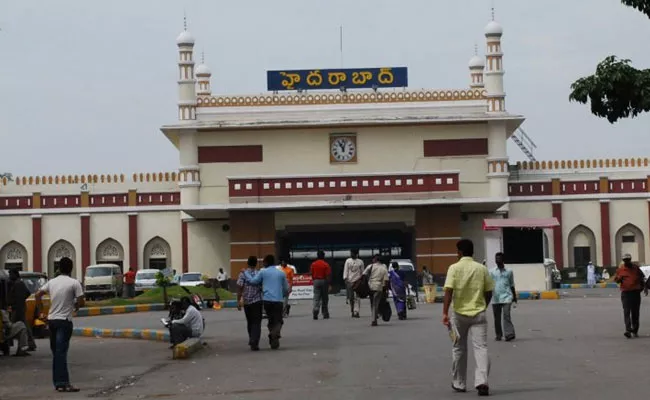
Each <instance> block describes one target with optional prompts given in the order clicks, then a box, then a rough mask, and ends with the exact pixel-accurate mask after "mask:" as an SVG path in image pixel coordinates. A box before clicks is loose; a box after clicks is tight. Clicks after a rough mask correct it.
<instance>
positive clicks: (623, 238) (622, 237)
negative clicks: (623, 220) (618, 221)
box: [615, 224, 645, 264]
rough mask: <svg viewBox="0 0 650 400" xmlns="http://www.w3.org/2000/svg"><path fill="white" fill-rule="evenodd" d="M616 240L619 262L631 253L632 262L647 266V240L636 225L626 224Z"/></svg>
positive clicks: (619, 231) (617, 233) (617, 234)
mask: <svg viewBox="0 0 650 400" xmlns="http://www.w3.org/2000/svg"><path fill="white" fill-rule="evenodd" d="M615 239H616V257H618V258H617V260H621V258H622V257H623V254H626V253H629V254H630V255H631V256H632V261H634V262H640V263H642V264H645V238H644V237H643V232H642V231H641V229H639V228H638V227H637V226H636V225H634V224H625V225H623V226H622V227H621V229H619V230H618V232H616V238H615Z"/></svg>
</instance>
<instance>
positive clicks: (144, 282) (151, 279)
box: [135, 269, 161, 296]
mask: <svg viewBox="0 0 650 400" xmlns="http://www.w3.org/2000/svg"><path fill="white" fill-rule="evenodd" d="M159 272H161V271H160V270H159V269H141V270H140V271H138V272H137V273H136V274H135V294H136V296H137V295H139V294H141V293H142V292H144V291H145V290H151V289H155V288H156V276H157V275H158V273H159Z"/></svg>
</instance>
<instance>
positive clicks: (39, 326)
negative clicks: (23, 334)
mask: <svg viewBox="0 0 650 400" xmlns="http://www.w3.org/2000/svg"><path fill="white" fill-rule="evenodd" d="M20 279H22V280H23V282H25V286H27V289H29V292H30V293H31V295H30V296H29V297H28V298H27V301H26V302H25V303H26V304H25V324H26V325H27V326H29V327H31V329H32V335H33V336H34V337H35V338H37V339H42V338H45V337H47V336H48V335H49V332H48V329H47V313H48V312H49V310H50V297H49V296H48V295H45V296H43V298H42V299H41V307H38V306H37V305H36V297H35V294H36V292H37V291H38V290H39V289H40V288H41V287H42V286H43V285H45V283H47V274H44V273H41V272H21V273H20Z"/></svg>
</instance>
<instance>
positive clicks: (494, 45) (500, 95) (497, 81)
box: [485, 11, 506, 112]
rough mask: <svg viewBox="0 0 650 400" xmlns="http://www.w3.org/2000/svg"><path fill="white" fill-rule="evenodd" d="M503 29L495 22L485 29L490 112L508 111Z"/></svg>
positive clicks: (486, 74) (486, 81)
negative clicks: (504, 86)
mask: <svg viewBox="0 0 650 400" xmlns="http://www.w3.org/2000/svg"><path fill="white" fill-rule="evenodd" d="M502 36H503V28H502V27H501V25H499V24H498V23H497V22H495V21H494V11H493V12H492V21H490V23H489V24H488V25H487V26H486V27H485V38H486V39H487V53H486V55H485V64H486V69H485V90H486V92H487V97H488V112H505V111H506V94H505V92H504V91H503V75H504V74H505V72H504V70H503V52H502V50H501V37H502Z"/></svg>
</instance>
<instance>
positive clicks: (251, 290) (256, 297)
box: [237, 256, 263, 351]
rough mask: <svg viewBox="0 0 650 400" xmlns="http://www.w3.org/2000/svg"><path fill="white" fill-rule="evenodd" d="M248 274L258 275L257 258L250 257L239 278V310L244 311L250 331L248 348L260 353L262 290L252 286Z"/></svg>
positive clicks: (247, 327) (247, 328)
mask: <svg viewBox="0 0 650 400" xmlns="http://www.w3.org/2000/svg"><path fill="white" fill-rule="evenodd" d="M245 272H248V273H249V274H250V276H251V277H252V278H254V277H255V275H257V273H258V271H257V257H255V256H250V257H248V262H247V268H246V270H243V271H241V272H240V273H239V277H238V278H237V287H238V290H237V309H238V310H239V311H241V310H242V308H243V309H244V314H245V315H246V330H247V331H248V346H250V348H251V350H252V351H259V349H260V337H261V336H262V309H263V303H262V288H261V287H260V286H257V285H251V284H250V283H249V282H248V281H247V280H246V276H245Z"/></svg>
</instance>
